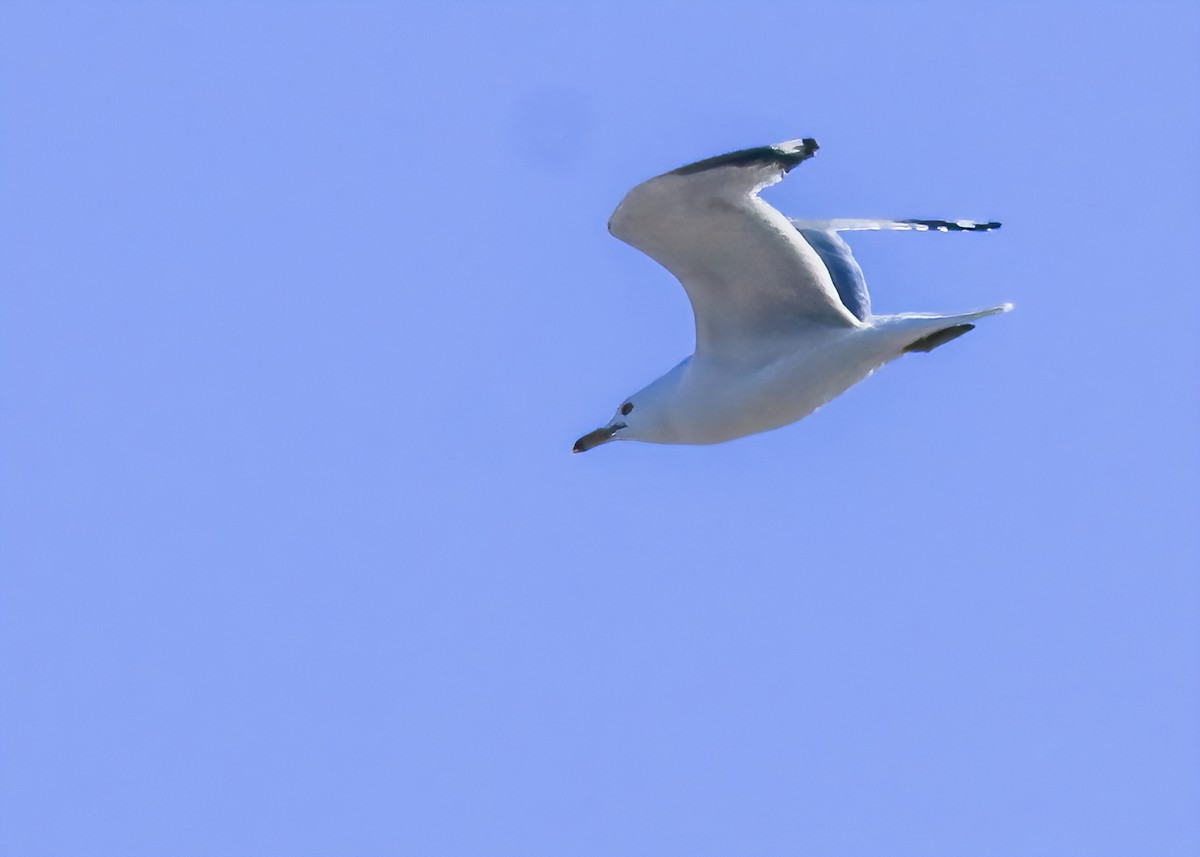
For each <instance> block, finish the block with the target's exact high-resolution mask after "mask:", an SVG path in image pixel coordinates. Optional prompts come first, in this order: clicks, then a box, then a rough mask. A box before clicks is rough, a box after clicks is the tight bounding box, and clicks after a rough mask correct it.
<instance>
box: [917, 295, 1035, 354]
mask: <svg viewBox="0 0 1200 857" xmlns="http://www.w3.org/2000/svg"><path fill="white" fill-rule="evenodd" d="M1012 308H1013V305H1012V304H1001V305H1000V306H994V307H988V308H987V309H980V310H975V311H973V312H964V313H959V314H958V315H919V314H912V315H907V314H906V317H907V318H909V319H912V320H913V321H914V322H917V323H919V324H920V328H921V332H920V333H919V334H918V335H917V337H916V338H915V339H913V340H912V342H910V343H909V344H908V345H906V346H905V347H904V353H905V354H908V353H910V352H913V351H920V352H923V353H929V352H930V351H933V349H935V348H937V347H938V346H940V345H945V344H946V343H947V342H950V341H952V340H955V339H958V338H959V337H960V336H962V335H963V334H964V333H970V332H971V331H972V330H974V329H975V325H974V324H972V323H971V322H974V321H977V320H979V319H981V318H986V317H987V316H989V315H997V314H998V313H1002V312H1008V311H1009V310H1011V309H1012Z"/></svg>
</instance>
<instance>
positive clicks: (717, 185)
mask: <svg viewBox="0 0 1200 857" xmlns="http://www.w3.org/2000/svg"><path fill="white" fill-rule="evenodd" d="M816 150H817V143H816V141H815V140H810V139H805V140H792V141H789V142H786V143H779V144H776V145H774V146H766V147H763V148H758V149H745V150H743V151H740V152H732V153H730V154H728V155H719V156H718V157H715V158H709V159H708V160H705V161H700V162H698V163H695V164H690V165H689V166H686V167H680V168H679V169H677V170H673V171H672V172H669V173H666V174H664V175H661V176H658V177H657V178H652V179H650V180H649V181H646V182H643V183H642V184H640V185H638V186H637V187H635V188H634V189H633V190H631V191H630V192H629V193H628V194H626V196H625V198H624V199H623V200H622V201H621V204H620V205H618V206H617V209H616V211H614V212H613V215H612V218H611V219H610V220H609V223H608V229H609V231H610V232H611V233H612V234H613V235H615V236H616V237H617V238H620V239H621V240H622V241H624V242H626V243H627V244H631V245H632V246H634V247H636V248H637V249H639V250H641V251H642V252H643V253H645V254H646V255H647V256H650V257H651V258H652V259H654V260H655V261H657V262H658V263H659V264H661V265H662V266H663V267H664V268H666V269H667V270H668V271H670V272H671V273H672V274H674V275H675V276H676V277H677V278H678V279H679V282H680V283H682V284H683V288H684V290H685V291H686V292H687V295H688V298H689V299H690V300H691V302H692V310H693V312H694V313H695V316H696V353H697V354H702V353H704V354H711V355H715V356H737V354H738V353H740V352H744V351H745V349H746V348H747V347H748V346H750V345H752V344H753V343H754V342H755V341H758V340H761V339H764V338H766V337H769V336H770V335H771V334H772V333H774V332H779V331H784V330H795V329H796V328H797V327H802V326H804V325H825V326H838V327H854V326H857V325H858V324H859V322H858V320H857V319H856V318H855V317H854V316H853V315H852V314H851V313H850V312H848V311H847V309H846V307H845V306H844V305H843V304H842V301H841V300H840V299H839V298H838V294H837V291H836V290H835V288H834V284H833V281H832V280H831V279H830V274H829V271H828V269H827V267H826V264H825V263H824V262H823V261H822V260H821V257H820V256H819V255H818V254H817V252H816V251H815V250H813V248H812V247H811V246H809V244H808V242H807V241H805V240H804V238H803V237H802V236H801V234H800V233H799V232H798V231H797V230H796V228H795V227H794V226H792V224H791V223H790V222H789V221H788V219H787V218H786V217H784V216H783V215H782V214H780V213H779V212H778V211H776V210H775V209H774V208H772V207H771V206H770V205H768V204H767V203H765V202H763V201H762V200H761V199H759V197H758V192H759V191H760V190H762V189H763V188H764V187H767V186H768V185H772V184H775V183H776V182H778V181H779V180H780V179H782V178H783V176H784V174H785V173H787V172H788V171H789V170H791V169H792V168H793V167H795V166H796V165H797V164H799V163H801V162H802V161H804V160H807V159H808V158H810V157H812V155H813V153H814V152H816Z"/></svg>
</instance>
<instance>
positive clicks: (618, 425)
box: [572, 397, 637, 452]
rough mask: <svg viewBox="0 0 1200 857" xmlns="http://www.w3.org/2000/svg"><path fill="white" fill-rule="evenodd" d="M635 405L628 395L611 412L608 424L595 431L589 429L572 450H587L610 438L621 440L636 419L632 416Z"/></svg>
mask: <svg viewBox="0 0 1200 857" xmlns="http://www.w3.org/2000/svg"><path fill="white" fill-rule="evenodd" d="M636 409H637V405H636V404H635V403H634V401H633V398H632V397H630V398H628V399H626V400H625V401H624V402H622V403H621V406H620V407H619V408H617V412H616V413H615V414H613V418H612V419H611V420H610V421H609V423H608V425H604V426H601V427H600V428H598V429H596V430H595V431H590V432H588V433H587V434H585V435H584V436H583V437H581V438H580V439H579V440H577V441H575V447H574V449H573V450H572V452H587V451H588V450H589V449H592V448H593V447H597V446H599V445H600V444H602V443H608V442H609V441H610V440H623V439H624V438H625V437H627V436H628V433H629V432H630V425H631V423H632V422H634V421H635V420H636V417H634V416H633V413H634V411H635V410H636Z"/></svg>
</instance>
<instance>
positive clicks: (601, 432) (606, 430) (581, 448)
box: [571, 423, 625, 452]
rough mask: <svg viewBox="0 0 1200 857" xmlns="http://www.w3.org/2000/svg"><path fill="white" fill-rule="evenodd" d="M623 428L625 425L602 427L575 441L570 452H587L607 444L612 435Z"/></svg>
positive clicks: (616, 424) (617, 424)
mask: <svg viewBox="0 0 1200 857" xmlns="http://www.w3.org/2000/svg"><path fill="white" fill-rule="evenodd" d="M623 428H625V423H613V424H612V425H607V426H603V427H601V428H598V429H596V430H595V431H590V432H588V433H587V434H585V435H584V436H583V437H581V438H580V439H579V440H577V441H575V448H574V449H573V450H571V451H572V452H587V451H588V450H589V449H591V448H592V447H593V446H599V445H600V444H602V443H608V442H609V441H610V440H612V439H613V435H615V434H616V433H617V432H619V431H620V430H621V429H623Z"/></svg>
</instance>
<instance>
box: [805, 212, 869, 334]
mask: <svg viewBox="0 0 1200 857" xmlns="http://www.w3.org/2000/svg"><path fill="white" fill-rule="evenodd" d="M800 234H801V235H803V236H804V240H805V241H807V242H808V243H809V245H810V246H811V247H812V248H813V249H814V250H816V251H817V255H818V256H820V257H821V261H822V262H824V263H825V268H826V270H828V271H829V278H830V279H831V280H833V287H834V288H835V289H837V293H838V297H839V298H841V300H842V303H843V304H844V305H845V307H846V309H848V310H850V313H851V314H852V315H853V316H854V317H855V318H857V319H858V320H859V321H866V320H867V317H868V316H870V315H871V296H870V294H868V293H867V280H866V277H864V276H863V272H862V268H861V267H859V264H858V262H857V261H856V260H855V258H854V254H853V253H852V252H851V251H850V245H849V244H847V243H846V242H845V241H843V240H842V236H840V235H838V234H837V230H836V229H818V228H801V229H800Z"/></svg>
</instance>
